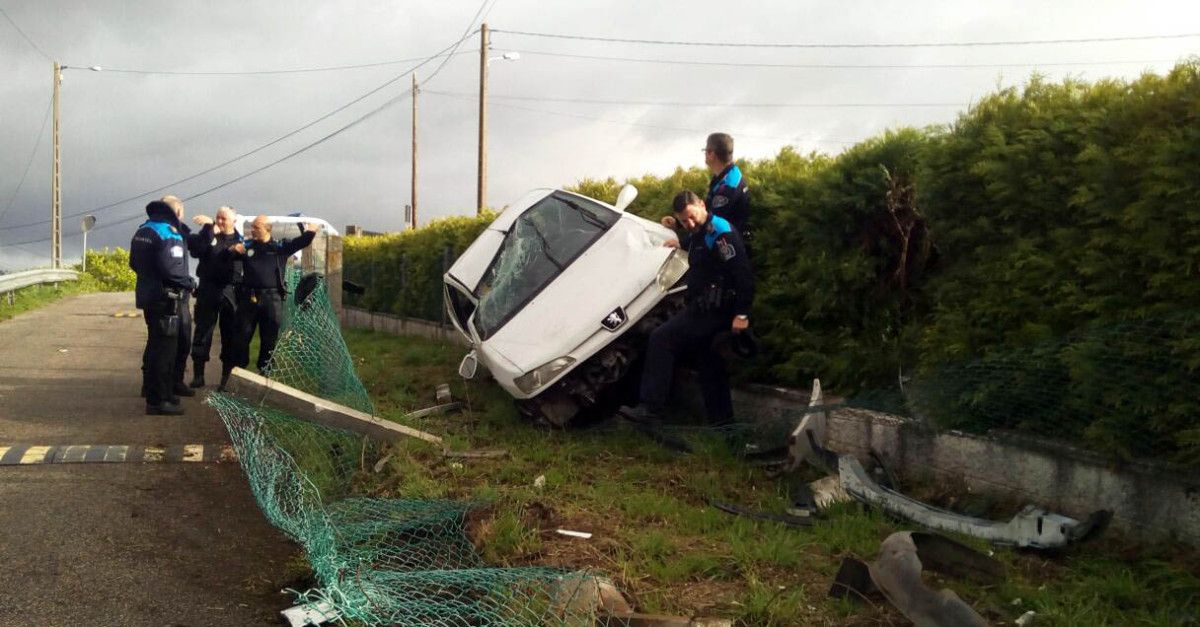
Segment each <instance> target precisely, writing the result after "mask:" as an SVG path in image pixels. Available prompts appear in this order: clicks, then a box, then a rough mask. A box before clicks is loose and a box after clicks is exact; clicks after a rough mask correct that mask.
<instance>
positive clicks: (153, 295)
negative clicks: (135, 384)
mask: <svg viewBox="0 0 1200 627" xmlns="http://www.w3.org/2000/svg"><path fill="white" fill-rule="evenodd" d="M146 216H147V217H148V218H149V219H148V220H147V221H146V222H145V223H143V224H142V225H141V226H140V227H138V230H137V232H136V233H134V235H133V240H132V241H131V242H130V245H129V267H131V268H133V271H134V272H135V273H137V285H136V291H135V297H136V304H137V307H138V309H141V310H142V311H143V312H144V317H145V320H146V330H147V338H146V350H145V353H144V364H143V366H144V367H143V372H142V377H143V380H142V386H143V387H144V388H145V390H146V414H148V415H171V416H177V415H180V414H182V413H183V408H182V407H180V405H179V399H178V396H176V394H175V393H174V389H173V388H174V383H175V372H174V371H175V362H176V353H177V351H178V349H179V337H180V334H181V333H182V332H183V321H184V319H185V315H184V313H185V312H186V311H187V309H186V307H187V304H186V302H187V301H186V298H187V296H186V295H187V294H188V293H189V292H190V291H191V289H192V287H193V283H192V277H191V276H190V275H189V274H188V267H187V254H186V252H185V250H184V247H185V242H184V238H185V237H186V232H187V228H186V227H184V225H183V224H181V223H180V222H179V217H178V215H177V214H176V211H175V209H173V208H172V207H171V205H169V204H167V203H165V202H163V201H161V200H156V201H154V202H151V203H150V204H148V205H146ZM188 391H189V392H190V390H188Z"/></svg>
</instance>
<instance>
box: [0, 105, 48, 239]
mask: <svg viewBox="0 0 1200 627" xmlns="http://www.w3.org/2000/svg"><path fill="white" fill-rule="evenodd" d="M53 104H54V98H53V97H51V98H50V102H48V103H46V112H45V113H43V114H42V127H41V128H39V129H38V134H37V139H35V140H33V150H31V151H30V152H29V162H28V163H26V164H25V171H24V172H22V173H21V180H19V181H17V187H16V189H14V190H13V193H12V195H11V196H9V197H8V202H7V203H5V204H4V211H0V222H3V221H4V216H6V215H8V210H9V209H12V206H13V202H15V201H16V200H17V194H18V193H20V192H21V186H22V185H24V184H25V177H26V176H29V168H30V167H32V166H33V159H34V158H35V157H37V152H38V148H41V146H42V135H43V134H44V133H45V132H46V121H47V120H49V119H50V108H51V106H52V105H53Z"/></svg>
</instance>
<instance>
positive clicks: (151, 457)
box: [142, 446, 167, 462]
mask: <svg viewBox="0 0 1200 627" xmlns="http://www.w3.org/2000/svg"><path fill="white" fill-rule="evenodd" d="M166 452H167V450H166V449H163V448H159V447H157V446H147V447H146V453H145V455H143V456H142V461H144V462H161V461H162V460H163V455H164V454H165V453H166Z"/></svg>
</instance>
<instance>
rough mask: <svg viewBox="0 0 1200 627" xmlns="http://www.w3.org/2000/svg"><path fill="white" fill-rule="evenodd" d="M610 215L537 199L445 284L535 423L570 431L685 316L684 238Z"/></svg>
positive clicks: (475, 354)
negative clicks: (651, 338)
mask: <svg viewBox="0 0 1200 627" xmlns="http://www.w3.org/2000/svg"><path fill="white" fill-rule="evenodd" d="M636 196H637V190H636V189H635V188H633V187H632V186H629V185H627V186H625V188H624V189H622V190H621V193H620V195H619V196H618V199H617V204H616V205H615V206H614V205H610V204H608V203H604V202H601V201H598V200H595V199H592V198H588V197H586V196H581V195H579V194H575V193H571V192H567V191H563V190H556V189H539V190H534V191H532V192H529V193H528V194H526V195H525V196H523V197H522V198H521V199H520V200H518V201H516V202H514V203H513V204H511V205H509V207H508V208H507V209H505V210H504V212H503V213H501V214H500V216H499V217H497V218H496V220H495V221H494V222H492V224H491V225H490V226H489V227H488V228H487V230H485V231H484V232H483V233H481V234H480V235H479V237H478V238H477V239H476V240H475V241H474V242H473V243H472V244H471V246H470V247H469V248H467V250H466V251H465V252H464V253H463V254H462V256H460V257H459V258H458V260H457V261H455V263H454V265H453V266H451V267H450V270H449V271H448V272H447V273H446V274H445V276H444V281H445V300H446V309H447V312H448V314H449V317H450V319H451V320H452V321H453V323H454V325H455V327H457V328H458V330H459V331H461V332H462V334H463V335H464V336H466V337H467V339H468V340H469V341H470V343H471V347H472V350H471V352H470V353H468V354H467V356H466V357H465V358H464V359H463V363H462V365H461V367H460V369H459V372H460V374H462V375H463V376H464V377H466V378H471V377H473V376H474V375H475V370H476V368H477V367H478V365H479V364H480V363H482V364H483V366H484V367H486V368H487V369H488V371H489V372H490V373H491V374H492V376H493V377H494V378H495V379H496V381H497V382H499V384H500V385H501V386H502V387H503V388H504V389H505V390H507V391H508V392H509V393H510V394H512V396H513V398H514V399H516V401H517V407H518V408H519V409H520V410H521V412H522V413H523V414H524V415H526V416H527V417H529V418H531V419H533V420H535V421H537V422H539V423H544V424H552V425H565V424H567V423H568V422H569V421H570V420H571V419H572V418H573V417H574V416H575V415H576V414H577V413H578V412H579V411H580V410H581V409H584V408H586V407H588V406H591V405H593V404H595V403H596V402H597V401H598V400H599V399H600V398H601V397H602V396H603V395H604V394H605V393H606V392H608V391H610V390H612V389H614V388H615V386H616V384H617V383H618V382H619V381H620V380H621V379H622V378H623V377H625V375H626V374H628V373H629V371H630V369H631V367H632V366H633V365H634V364H635V363H637V361H638V359H639V357H640V356H641V352H642V350H643V348H644V346H645V340H646V337H647V336H648V334H649V332H650V331H651V330H653V329H654V328H655V327H657V326H658V325H659V324H662V322H663V321H664V320H666V319H667V318H668V317H669V316H671V315H672V314H674V313H675V312H677V311H678V310H679V309H681V308H682V300H683V297H682V293H681V292H682V291H683V290H684V289H686V287H685V285H684V283H683V281H682V280H681V279H682V278H683V275H684V273H686V272H687V269H688V264H687V256H686V254H684V253H682V252H679V251H676V250H673V249H670V248H667V247H664V246H663V243H664V242H666V241H667V240H669V239H673V238H674V237H675V234H674V233H673V232H671V231H670V230H669V229H667V228H665V227H663V226H662V225H660V224H657V223H655V222H651V221H649V220H645V219H642V218H639V217H637V216H635V215H632V214H628V213H625V212H624V211H623V210H624V208H625V207H627V206H628V205H629V203H631V202H633V199H634V197H636Z"/></svg>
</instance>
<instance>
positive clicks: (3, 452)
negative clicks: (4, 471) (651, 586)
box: [0, 446, 12, 457]
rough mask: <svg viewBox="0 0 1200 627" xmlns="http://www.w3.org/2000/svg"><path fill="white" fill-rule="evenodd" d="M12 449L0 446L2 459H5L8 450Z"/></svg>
mask: <svg viewBox="0 0 1200 627" xmlns="http://www.w3.org/2000/svg"><path fill="white" fill-rule="evenodd" d="M11 448H12V447H11V446H0V457H4V456H5V455H7V454H8V450H9V449H11Z"/></svg>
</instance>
